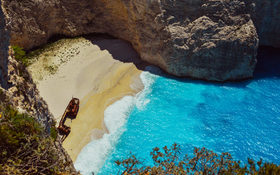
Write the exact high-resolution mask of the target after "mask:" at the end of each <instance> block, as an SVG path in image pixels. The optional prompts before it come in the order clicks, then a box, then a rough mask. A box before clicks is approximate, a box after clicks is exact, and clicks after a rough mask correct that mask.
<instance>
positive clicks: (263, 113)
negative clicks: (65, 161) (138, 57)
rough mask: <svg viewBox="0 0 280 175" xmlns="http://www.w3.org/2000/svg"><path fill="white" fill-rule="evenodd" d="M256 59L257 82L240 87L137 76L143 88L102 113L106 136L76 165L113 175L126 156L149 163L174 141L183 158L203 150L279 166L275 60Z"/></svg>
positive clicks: (279, 82)
mask: <svg viewBox="0 0 280 175" xmlns="http://www.w3.org/2000/svg"><path fill="white" fill-rule="evenodd" d="M259 55H260V57H259V63H258V67H257V70H256V74H255V79H254V80H250V81H245V82H239V83H223V84H217V83H205V82H202V81H194V80H188V79H176V78H173V77H168V76H165V75H163V74H162V75H161V76H159V75H156V74H153V73H150V72H144V73H142V75H141V78H142V80H143V81H144V84H145V89H144V90H143V91H142V92H141V93H140V94H138V95H137V96H136V97H125V98H124V99H122V100H121V101H119V102H117V103H115V104H113V105H112V106H110V108H108V109H107V110H106V111H105V124H106V126H107V127H108V128H109V130H110V131H111V132H110V134H107V135H105V136H104V137H103V138H102V139H100V140H94V141H92V142H91V143H89V144H88V145H87V146H86V147H85V148H84V149H83V150H82V152H81V153H80V155H79V156H78V159H77V161H76V162H75V167H76V168H77V169H78V170H81V172H82V173H83V174H91V172H94V173H97V172H99V174H116V173H117V172H118V170H117V167H116V165H115V163H114V161H115V160H117V159H121V158H126V157H127V155H129V153H130V152H131V153H133V154H136V155H137V157H140V158H141V159H142V160H145V162H146V163H149V162H151V159H150V158H149V157H150V156H149V153H150V152H151V151H152V148H154V147H163V146H165V145H167V146H170V145H172V144H173V143H174V142H176V143H177V144H180V145H181V146H182V153H184V154H190V153H192V152H193V147H206V148H208V149H210V150H213V151H215V152H216V153H221V152H229V153H231V154H232V156H233V158H234V159H239V160H241V161H243V162H246V160H247V158H248V157H250V158H253V159H255V160H259V159H260V158H262V159H263V160H264V161H268V162H274V163H277V164H280V149H279V148H280V107H279V104H280V76H279V75H280V74H279V72H280V71H279V70H280V57H279V55H280V54H279V53H271V52H270V51H263V52H260V53H259ZM264 58H265V59H264ZM277 58H278V59H277ZM149 69H151V68H149ZM152 70H153V71H154V70H155V69H154V68H152ZM157 74H158V73H157ZM119 109H122V110H119ZM116 117H117V118H118V119H117V121H120V122H118V124H117V125H115V124H114V123H115V122H113V119H114V118H115V119H116ZM114 121H116V120H114ZM110 128H111V129H110Z"/></svg>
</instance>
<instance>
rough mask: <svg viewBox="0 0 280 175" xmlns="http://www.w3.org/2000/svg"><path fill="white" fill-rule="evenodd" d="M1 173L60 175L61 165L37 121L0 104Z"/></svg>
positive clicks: (53, 132) (49, 139)
mask: <svg viewBox="0 0 280 175" xmlns="http://www.w3.org/2000/svg"><path fill="white" fill-rule="evenodd" d="M0 111H1V112H0V113H1V117H0V174H13V175H14V174H61V171H60V170H63V169H64V164H63V163H62V161H60V159H59V155H58V153H57V150H56V148H55V145H54V139H55V138H56V137H57V133H56V131H55V128H52V131H51V133H52V134H51V136H52V137H49V136H48V135H47V134H46V133H45V131H44V129H43V128H42V127H41V126H40V124H39V123H38V122H37V121H36V120H35V119H34V118H32V117H30V116H28V115H27V114H20V113H19V112H18V111H17V110H15V109H13V108H12V107H9V106H6V105H1V104H0Z"/></svg>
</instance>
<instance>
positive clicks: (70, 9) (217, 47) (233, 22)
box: [3, 0, 279, 81]
mask: <svg viewBox="0 0 280 175" xmlns="http://www.w3.org/2000/svg"><path fill="white" fill-rule="evenodd" d="M270 1H271V3H273V2H272V0H270ZM3 2H4V8H5V9H6V13H7V14H8V19H7V20H8V21H9V26H10V28H11V43H12V44H15V45H20V46H23V47H24V48H26V49H30V48H33V47H35V46H39V45H41V44H44V43H46V42H47V40H48V39H49V38H50V37H51V36H53V35H56V34H63V35H67V36H77V35H82V34H88V33H94V32H96V33H108V34H110V35H113V36H115V37H118V38H122V39H125V40H127V41H129V42H130V43H131V44H132V45H133V47H134V48H135V49H136V50H137V51H138V53H139V54H140V56H141V58H142V59H143V60H146V61H148V62H150V63H152V64H155V65H158V66H160V67H161V68H162V69H164V70H165V71H167V72H169V73H171V74H174V75H177V76H190V77H194V78H200V79H206V80H216V81H224V80H232V79H243V78H248V77H252V75H253V71H254V67H255V63H256V50H257V47H258V37H257V33H256V29H255V26H254V24H253V21H252V20H251V16H252V15H253V16H254V17H255V18H254V19H255V23H258V25H257V26H258V28H259V31H260V32H259V34H262V35H264V37H262V36H261V38H266V41H265V40H263V41H261V42H262V43H267V44H268V45H269V44H270V42H272V41H271V39H269V38H267V37H266V36H265V35H266V33H271V32H275V33H277V34H278V32H277V31H267V32H265V31H263V32H261V31H262V30H264V28H266V27H265V26H264V27H263V23H262V22H259V18H260V17H259V16H258V15H256V14H255V10H256V9H257V10H258V9H259V8H260V6H261V5H259V4H261V1H260V0H251V1H245V0H191V1H190V0H175V1H174V0H149V1H146V0H139V1H132V0H115V1H109V0H90V1H88V0H79V1H78V0H67V1H66V0H47V1H37V0H4V1H3ZM254 2H256V3H257V6H256V5H255V4H254ZM277 2H279V1H278V0H277ZM271 3H270V4H269V3H268V4H265V5H266V8H268V9H270V8H275V7H277V3H275V4H274V5H271ZM275 10H276V11H279V10H277V9H275ZM275 14H277V13H275ZM273 15H274V14H273ZM275 22H277V17H276V18H275V20H274V19H273V20H272V21H271V23H275ZM276 26H277V25H276ZM276 29H277V27H276ZM273 30H274V29H273ZM275 38H277V37H275ZM275 38H274V40H277V39H275ZM278 38H279V37H278ZM275 42H277V41H273V42H272V43H275ZM272 45H275V44H272Z"/></svg>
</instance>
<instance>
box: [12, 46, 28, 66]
mask: <svg viewBox="0 0 280 175" xmlns="http://www.w3.org/2000/svg"><path fill="white" fill-rule="evenodd" d="M12 49H13V51H14V56H15V59H16V60H17V61H19V62H21V63H22V64H23V65H25V66H26V67H27V66H28V65H29V64H30V63H29V58H28V56H27V55H26V52H25V51H24V49H23V48H21V47H19V46H12Z"/></svg>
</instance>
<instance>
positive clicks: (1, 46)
mask: <svg viewBox="0 0 280 175" xmlns="http://www.w3.org/2000/svg"><path fill="white" fill-rule="evenodd" d="M1 2H2V1H0V3H1ZM0 5H1V4H0ZM0 7H1V6H0ZM9 39H10V36H9V32H8V30H7V28H6V23H5V15H4V13H3V11H2V8H0V41H1V42H0V105H3V104H4V105H10V106H13V107H14V108H16V109H18V110H19V111H20V112H22V113H28V114H29V115H30V116H32V117H33V118H35V119H36V121H38V122H39V123H40V124H41V125H42V126H43V128H44V129H45V130H46V133H45V134H46V136H47V135H49V132H50V127H51V125H52V123H53V122H54V121H53V116H52V114H51V113H50V111H49V109H48V106H47V104H46V102H45V101H44V100H43V99H42V98H41V97H40V95H39V92H38V90H37V88H36V85H35V84H34V83H33V80H32V79H31V76H30V75H29V73H28V72H27V70H26V68H25V67H24V66H23V65H22V64H19V63H18V62H17V61H16V60H15V58H14V56H13V52H12V51H11V50H10V49H9V44H10V43H9ZM2 112H3V111H2V110H1V109H0V114H2ZM1 122H2V121H1V120H0V125H1V124H3V123H1ZM4 123H5V122H4ZM1 126H2V125H1ZM42 137H44V138H45V136H42ZM44 138H42V139H44ZM51 146H52V151H54V153H53V154H55V155H58V158H57V161H59V162H62V163H63V164H64V166H63V169H59V170H60V171H62V172H68V173H69V174H78V173H77V172H76V170H75V168H74V166H73V162H72V160H71V159H70V157H69V156H68V154H67V153H66V152H65V150H64V149H63V147H62V145H61V142H60V141H59V139H57V140H56V141H55V142H54V143H53V144H52V145H51ZM30 149H32V148H30ZM1 172H2V169H1ZM2 173H3V172H2ZM4 174H6V173H4Z"/></svg>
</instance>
